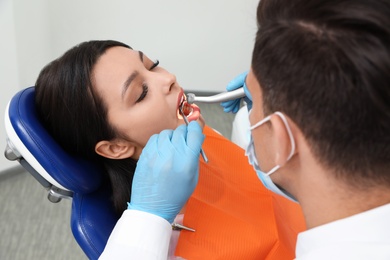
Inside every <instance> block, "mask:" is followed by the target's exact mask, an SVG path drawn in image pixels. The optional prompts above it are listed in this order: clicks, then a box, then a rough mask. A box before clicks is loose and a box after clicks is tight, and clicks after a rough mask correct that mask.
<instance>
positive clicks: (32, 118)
mask: <svg viewBox="0 0 390 260" xmlns="http://www.w3.org/2000/svg"><path fill="white" fill-rule="evenodd" d="M34 93H35V92H34V87H29V88H26V89H23V90H21V91H19V92H18V93H17V94H15V95H14V96H13V98H12V99H11V100H10V102H9V103H8V106H7V108H6V112H5V127H6V134H7V147H6V149H5V152H4V154H5V157H6V158H7V159H9V160H13V161H18V162H19V163H20V164H21V165H22V166H23V167H24V168H25V169H26V170H27V171H28V172H29V173H30V174H31V175H32V176H33V177H34V178H35V179H36V180H37V181H38V182H39V183H40V184H41V185H42V186H43V187H44V188H46V189H47V190H48V199H49V201H51V202H53V203H57V202H59V201H60V200H61V199H63V198H67V199H71V200H72V208H71V221H70V225H71V230H72V233H73V235H74V237H75V239H76V241H77V243H78V244H79V246H80V247H81V248H82V250H83V251H84V253H85V254H86V255H87V257H88V258H89V259H97V258H98V257H99V256H100V254H101V253H102V252H103V249H104V247H105V245H106V242H107V240H108V237H109V236H110V234H111V231H112V229H113V228H114V226H115V224H116V221H117V220H118V217H117V216H116V214H115V212H114V208H113V206H112V203H111V201H110V197H111V195H110V194H111V192H110V185H109V184H108V181H105V179H104V177H103V172H102V171H101V169H100V168H99V167H98V166H97V165H95V164H93V163H91V162H89V161H85V160H81V159H80V158H76V157H73V156H72V155H70V154H68V153H67V152H65V151H64V150H63V149H62V148H61V147H60V146H59V145H58V144H57V143H56V142H55V141H54V139H53V138H52V137H51V136H50V134H49V133H48V132H47V131H46V130H45V128H44V127H43V126H42V124H41V122H40V120H39V118H38V116H37V113H36V110H35V103H34V102H35V101H34Z"/></svg>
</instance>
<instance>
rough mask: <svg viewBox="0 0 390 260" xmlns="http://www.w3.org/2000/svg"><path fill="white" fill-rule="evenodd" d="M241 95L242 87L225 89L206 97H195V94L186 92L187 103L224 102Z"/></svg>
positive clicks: (242, 95) (242, 92) (243, 95)
mask: <svg viewBox="0 0 390 260" xmlns="http://www.w3.org/2000/svg"><path fill="white" fill-rule="evenodd" d="M242 97H245V92H244V88H243V87H241V88H238V89H236V90H233V91H225V92H222V93H219V94H216V95H213V96H208V97H197V96H195V94H194V93H188V94H187V102H188V103H189V104H193V103H194V102H203V103H218V102H224V101H228V100H233V99H237V98H242Z"/></svg>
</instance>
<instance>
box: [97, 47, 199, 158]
mask: <svg viewBox="0 0 390 260" xmlns="http://www.w3.org/2000/svg"><path fill="white" fill-rule="evenodd" d="M92 82H93V86H94V88H95V91H97V93H98V95H99V96H100V97H101V98H102V99H103V102H104V103H105V105H106V106H107V109H108V121H109V124H110V125H112V126H113V127H114V128H115V129H116V130H117V131H118V132H119V133H120V134H121V135H122V136H124V137H125V138H121V140H109V141H118V142H119V141H121V142H122V143H123V142H125V143H127V144H128V145H133V146H134V147H135V149H136V151H135V152H134V154H133V155H132V156H131V157H132V158H135V159H138V157H139V155H140V153H141V151H142V148H143V147H144V146H145V145H146V143H147V141H148V140H149V138H150V137H151V136H152V135H153V134H156V133H160V132H161V131H162V130H164V129H175V128H176V127H177V126H179V125H181V124H183V123H184V121H183V118H182V117H181V115H179V114H178V106H179V105H180V104H181V102H182V101H183V98H185V96H184V92H183V89H182V88H181V87H180V86H179V84H178V83H177V82H176V77H175V75H173V74H171V73H169V72H168V71H166V70H165V69H163V68H162V67H159V66H156V64H155V62H153V61H152V60H150V59H149V58H148V57H147V56H146V55H144V54H143V53H142V52H140V51H134V50H131V49H128V48H124V47H112V48H110V49H108V50H107V51H106V52H105V53H104V54H103V55H102V56H101V57H100V58H99V60H98V61H97V63H96V65H95V66H94V69H93V72H92ZM188 119H189V120H190V121H192V120H200V121H203V120H202V118H201V116H200V111H199V108H198V107H197V106H194V107H193V112H192V114H191V115H190V116H188ZM202 123H203V122H202Z"/></svg>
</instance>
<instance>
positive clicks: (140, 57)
mask: <svg viewBox="0 0 390 260" xmlns="http://www.w3.org/2000/svg"><path fill="white" fill-rule="evenodd" d="M138 54H139V59H140V60H141V61H142V62H144V53H143V52H142V51H138Z"/></svg>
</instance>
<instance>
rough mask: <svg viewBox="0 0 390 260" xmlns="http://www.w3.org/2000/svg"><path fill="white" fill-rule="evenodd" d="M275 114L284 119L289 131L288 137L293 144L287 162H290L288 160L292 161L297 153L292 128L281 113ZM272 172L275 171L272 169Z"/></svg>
mask: <svg viewBox="0 0 390 260" xmlns="http://www.w3.org/2000/svg"><path fill="white" fill-rule="evenodd" d="M275 114H276V115H278V116H279V117H280V118H281V119H282V121H283V123H284V125H285V127H286V129H287V133H288V137H289V138H290V142H291V152H290V155H289V156H288V157H287V161H288V160H290V159H291V157H292V156H293V155H294V152H295V140H294V136H293V135H292V132H291V129H290V126H289V125H288V122H287V119H286V117H285V116H284V115H283V114H282V113H281V112H279V111H277V112H275ZM272 170H273V169H272Z"/></svg>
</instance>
